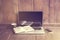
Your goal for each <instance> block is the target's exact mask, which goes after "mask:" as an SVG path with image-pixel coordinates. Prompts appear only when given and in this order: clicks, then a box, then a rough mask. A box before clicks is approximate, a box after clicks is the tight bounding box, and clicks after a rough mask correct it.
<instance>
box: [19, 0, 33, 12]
mask: <svg viewBox="0 0 60 40" xmlns="http://www.w3.org/2000/svg"><path fill="white" fill-rule="evenodd" d="M18 10H19V11H32V10H33V0H19V3H18Z"/></svg>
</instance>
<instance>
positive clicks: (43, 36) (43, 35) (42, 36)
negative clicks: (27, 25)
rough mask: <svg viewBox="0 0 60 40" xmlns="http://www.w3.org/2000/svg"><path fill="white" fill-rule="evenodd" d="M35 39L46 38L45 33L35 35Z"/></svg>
mask: <svg viewBox="0 0 60 40" xmlns="http://www.w3.org/2000/svg"><path fill="white" fill-rule="evenodd" d="M35 36H36V37H35V38H36V40H46V39H45V34H41V35H35Z"/></svg>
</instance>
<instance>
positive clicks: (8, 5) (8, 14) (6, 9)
mask: <svg viewBox="0 0 60 40" xmlns="http://www.w3.org/2000/svg"><path fill="white" fill-rule="evenodd" d="M16 7H17V4H16V3H15V0H4V1H2V12H3V22H2V24H10V23H12V22H16V14H15V13H16V11H15V10H16Z"/></svg>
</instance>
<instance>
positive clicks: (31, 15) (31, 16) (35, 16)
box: [18, 11, 43, 26]
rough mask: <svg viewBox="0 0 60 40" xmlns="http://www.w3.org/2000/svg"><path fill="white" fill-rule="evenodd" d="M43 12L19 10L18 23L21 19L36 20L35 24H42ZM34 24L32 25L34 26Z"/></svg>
mask: <svg viewBox="0 0 60 40" xmlns="http://www.w3.org/2000/svg"><path fill="white" fill-rule="evenodd" d="M42 19H43V13H42V12H41V11H39V12H19V14H18V23H20V22H21V21H28V22H34V25H35V24H36V25H35V26H38V25H39V26H42ZM34 25H32V26H34Z"/></svg>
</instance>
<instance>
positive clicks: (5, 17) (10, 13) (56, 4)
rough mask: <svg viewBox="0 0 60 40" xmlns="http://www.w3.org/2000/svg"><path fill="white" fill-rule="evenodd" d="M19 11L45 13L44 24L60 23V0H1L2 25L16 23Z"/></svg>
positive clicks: (0, 19)
mask: <svg viewBox="0 0 60 40" xmlns="http://www.w3.org/2000/svg"><path fill="white" fill-rule="evenodd" d="M19 11H43V23H44V24H46V23H47V24H49V23H60V18H59V17H60V0H0V24H10V23H12V22H16V20H17V18H16V17H17V13H18V12H19Z"/></svg>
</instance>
